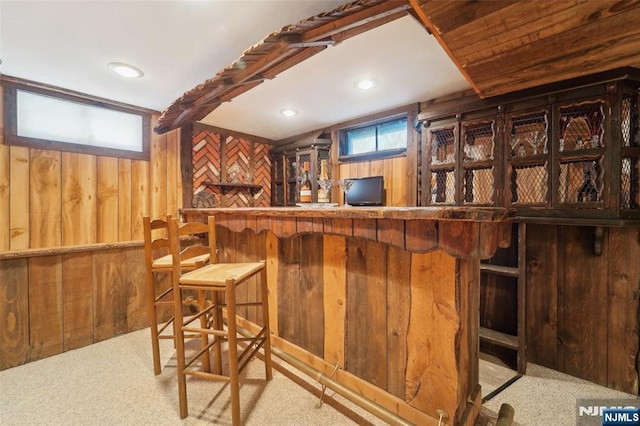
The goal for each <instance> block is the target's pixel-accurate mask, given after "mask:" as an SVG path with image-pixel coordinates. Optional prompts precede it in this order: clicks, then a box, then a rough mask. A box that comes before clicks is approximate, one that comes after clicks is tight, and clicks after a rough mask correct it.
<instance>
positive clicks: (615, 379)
mask: <svg viewBox="0 0 640 426" xmlns="http://www.w3.org/2000/svg"><path fill="white" fill-rule="evenodd" d="M593 231H594V228H593V227H586V226H554V225H532V224H528V225H527V241H526V253H527V254H526V276H527V303H526V306H527V312H526V315H527V330H526V335H527V357H528V359H529V361H531V362H534V363H537V364H540V365H543V366H546V367H549V368H553V369H555V370H558V371H562V372H564V373H567V374H570V375H572V376H577V377H580V378H583V379H586V380H589V381H592V382H595V383H599V384H601V385H604V386H608V387H610V388H613V389H619V390H622V391H625V392H628V393H632V394H638V372H639V366H638V362H640V361H639V360H638V356H639V339H638V334H639V331H640V330H639V325H638V324H639V323H638V312H639V309H640V302H639V299H640V263H639V262H638V259H640V228H638V227H619V228H614V227H612V228H605V233H606V234H605V238H604V244H603V250H602V255H601V256H596V255H594V254H593V244H594V235H593Z"/></svg>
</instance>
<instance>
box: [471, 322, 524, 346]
mask: <svg viewBox="0 0 640 426" xmlns="http://www.w3.org/2000/svg"><path fill="white" fill-rule="evenodd" d="M480 340H484V341H485V342H489V343H493V344H496V345H498V346H502V347H505V348H509V349H518V338H517V337H516V336H512V335H510V334H507V333H502V332H500V331H495V330H491V329H489V328H485V327H480Z"/></svg>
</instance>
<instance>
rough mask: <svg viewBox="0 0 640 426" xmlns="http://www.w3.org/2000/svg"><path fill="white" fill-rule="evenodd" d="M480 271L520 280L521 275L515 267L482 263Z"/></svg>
mask: <svg viewBox="0 0 640 426" xmlns="http://www.w3.org/2000/svg"><path fill="white" fill-rule="evenodd" d="M480 271H481V272H489V273H493V274H497V275H503V276H505V277H513V278H518V275H520V273H519V271H518V268H516V267H514V266H502V265H492V264H490V263H481V264H480Z"/></svg>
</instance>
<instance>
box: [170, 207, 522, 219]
mask: <svg viewBox="0 0 640 426" xmlns="http://www.w3.org/2000/svg"><path fill="white" fill-rule="evenodd" d="M180 212H181V213H184V214H187V215H190V214H200V215H208V214H212V215H215V214H226V215H238V214H239V215H245V216H263V217H265V216H266V217H308V218H336V219H338V218H342V219H401V220H414V219H423V220H462V221H473V222H502V221H505V220H510V219H512V218H513V217H514V215H515V211H514V210H513V209H506V208H497V207H484V208H483V207H473V208H469V207H341V206H340V207H338V206H334V207H324V206H315V205H310V206H309V207H307V206H305V207H255V208H254V207H237V208H229V207H225V208H185V209H180Z"/></svg>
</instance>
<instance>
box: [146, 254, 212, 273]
mask: <svg viewBox="0 0 640 426" xmlns="http://www.w3.org/2000/svg"><path fill="white" fill-rule="evenodd" d="M210 257H211V256H210V254H209V253H205V254H201V255H198V256H193V257H190V258H187V259H182V260H181V261H180V266H181V267H182V268H190V269H192V268H195V267H196V266H198V264H205V263H208V262H209V258H210ZM151 266H152V267H153V269H154V270H157V271H161V270H164V269H166V270H168V271H171V269H172V268H173V256H171V255H170V254H167V255H166V256H162V257H159V258H157V259H155V260H154V261H153V263H152V264H151Z"/></svg>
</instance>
